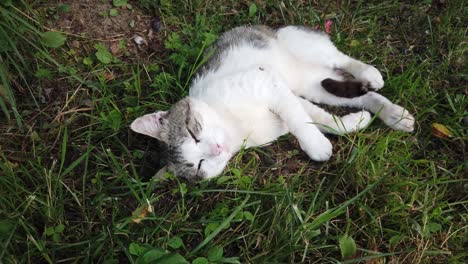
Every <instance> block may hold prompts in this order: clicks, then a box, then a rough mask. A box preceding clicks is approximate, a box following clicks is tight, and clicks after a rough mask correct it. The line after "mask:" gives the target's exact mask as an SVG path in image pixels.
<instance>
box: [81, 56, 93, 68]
mask: <svg viewBox="0 0 468 264" xmlns="http://www.w3.org/2000/svg"><path fill="white" fill-rule="evenodd" d="M83 64H84V65H86V66H90V65H92V64H93V59H91V58H90V57H85V58H84V59H83Z"/></svg>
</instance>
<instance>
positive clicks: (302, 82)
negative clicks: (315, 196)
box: [132, 27, 414, 178]
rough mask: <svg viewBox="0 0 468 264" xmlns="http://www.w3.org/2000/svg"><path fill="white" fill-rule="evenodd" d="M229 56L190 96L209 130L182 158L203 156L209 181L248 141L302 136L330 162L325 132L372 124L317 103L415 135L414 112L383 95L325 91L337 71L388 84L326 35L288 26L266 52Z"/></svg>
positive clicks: (247, 48)
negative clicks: (216, 151) (217, 151)
mask: <svg viewBox="0 0 468 264" xmlns="http://www.w3.org/2000/svg"><path fill="white" fill-rule="evenodd" d="M225 55H226V56H225V57H224V58H223V61H222V63H221V66H220V67H219V68H218V69H217V70H215V71H211V72H208V73H207V74H205V75H202V76H200V77H199V78H197V79H195V80H194V82H193V84H192V86H191V88H190V93H189V97H190V98H192V100H191V101H192V103H193V104H194V105H195V106H196V107H195V111H196V112H198V114H199V116H200V117H201V118H202V119H203V121H202V122H203V128H204V129H203V132H202V138H201V139H200V140H201V142H200V143H201V144H200V143H199V144H195V143H194V142H186V143H184V146H183V150H184V151H183V155H184V156H185V157H186V158H187V159H188V160H189V161H191V162H193V163H195V164H198V161H199V160H201V159H204V162H203V165H202V169H203V170H204V175H205V177H207V178H208V177H213V176H216V175H218V174H219V173H221V172H222V170H223V168H224V167H225V165H226V163H227V162H228V160H229V158H230V157H231V156H232V155H234V153H236V152H237V151H239V149H240V148H241V146H242V145H243V144H245V145H246V147H253V146H259V145H264V144H268V143H270V142H271V141H273V140H275V139H276V138H278V137H279V136H281V135H283V134H286V133H288V132H290V133H292V134H293V135H294V136H296V137H297V139H298V141H299V143H300V146H301V148H302V149H303V150H304V151H305V152H306V153H307V154H308V156H309V157H310V158H311V159H313V160H317V161H325V160H328V159H329V158H330V156H331V154H332V145H331V143H330V141H329V140H328V139H327V138H326V137H325V136H324V135H323V134H322V132H327V133H334V134H344V133H348V132H352V131H356V130H358V129H361V128H363V127H365V126H366V125H367V124H368V123H369V122H370V120H371V118H370V114H369V112H367V111H361V112H358V113H354V114H349V115H346V116H344V117H342V118H339V117H336V116H333V115H331V114H329V113H327V112H326V111H325V110H323V109H321V108H319V107H318V106H316V105H313V104H312V103H311V102H310V101H313V102H316V103H325V104H330V105H341V106H352V107H359V108H364V109H366V110H369V111H370V112H372V113H378V115H379V117H380V118H381V119H382V120H383V121H384V122H385V123H386V124H388V125H389V126H391V127H393V128H395V129H399V130H403V131H412V130H413V125H414V118H413V117H412V116H411V115H410V114H409V113H408V111H407V110H405V109H404V108H402V107H400V106H398V105H395V104H392V103H391V102H390V101H389V100H388V99H386V98H385V97H383V96H381V95H379V94H376V93H373V92H371V93H368V94H366V95H365V96H361V97H358V98H351V99H350V98H340V97H336V96H334V95H332V94H329V93H327V92H326V91H325V90H324V89H323V88H322V87H321V85H320V82H321V81H322V80H323V79H325V78H333V79H340V78H341V77H340V76H338V75H337V74H336V72H335V71H334V69H335V68H342V69H344V70H346V71H348V72H350V73H351V74H353V75H354V76H355V77H356V78H357V79H360V80H362V81H365V82H368V83H369V84H370V86H371V87H373V88H375V89H380V88H382V87H383V85H384V82H383V78H382V75H381V74H380V72H379V71H378V70H377V69H376V68H374V67H373V66H370V65H367V64H364V63H362V62H360V61H358V60H355V59H353V58H350V57H348V56H346V55H344V54H343V53H341V52H340V51H338V50H337V49H336V47H335V46H334V45H333V44H332V42H331V41H330V40H329V38H328V36H326V35H325V34H323V33H317V32H312V31H304V30H301V29H298V28H296V27H285V28H283V29H280V30H279V31H278V32H277V38H276V39H272V40H271V41H270V43H269V45H268V46H267V47H265V48H262V49H258V48H255V47H253V46H252V45H249V44H248V43H246V44H245V45H240V46H237V47H235V48H233V49H231V50H230V51H229V52H228V53H227V54H225ZM301 97H304V98H306V99H307V100H304V99H302V98H301ZM132 128H133V127H132ZM321 131H322V132H321ZM213 144H225V145H226V146H229V147H228V150H227V151H224V152H222V155H219V156H213V155H211V154H210V153H211V152H210V146H213Z"/></svg>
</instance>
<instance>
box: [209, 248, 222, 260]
mask: <svg viewBox="0 0 468 264" xmlns="http://www.w3.org/2000/svg"><path fill="white" fill-rule="evenodd" d="M223 253H224V250H223V248H222V247H212V248H211V249H210V250H209V251H208V259H209V260H210V261H212V262H216V261H218V260H220V259H222V258H223Z"/></svg>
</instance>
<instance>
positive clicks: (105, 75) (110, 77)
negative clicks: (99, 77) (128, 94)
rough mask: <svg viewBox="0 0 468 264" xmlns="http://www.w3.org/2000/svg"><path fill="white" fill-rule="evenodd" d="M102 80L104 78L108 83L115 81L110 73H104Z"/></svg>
mask: <svg viewBox="0 0 468 264" xmlns="http://www.w3.org/2000/svg"><path fill="white" fill-rule="evenodd" d="M104 78H106V80H108V81H111V80H114V79H115V76H114V74H112V72H109V71H106V72H104Z"/></svg>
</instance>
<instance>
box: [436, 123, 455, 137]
mask: <svg viewBox="0 0 468 264" xmlns="http://www.w3.org/2000/svg"><path fill="white" fill-rule="evenodd" d="M432 135H434V136H436V137H438V138H449V137H453V134H452V132H451V131H450V130H449V129H448V128H447V127H446V126H444V125H442V124H439V123H433V124H432Z"/></svg>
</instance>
